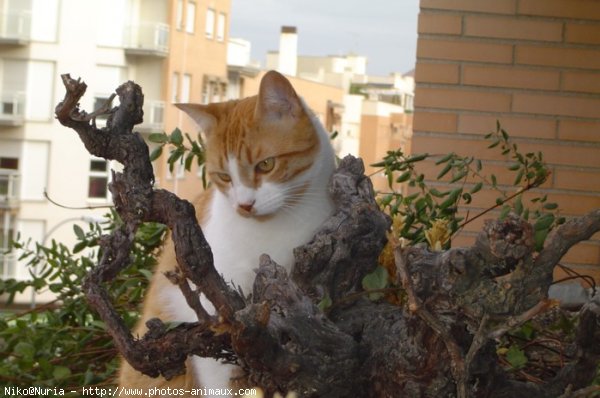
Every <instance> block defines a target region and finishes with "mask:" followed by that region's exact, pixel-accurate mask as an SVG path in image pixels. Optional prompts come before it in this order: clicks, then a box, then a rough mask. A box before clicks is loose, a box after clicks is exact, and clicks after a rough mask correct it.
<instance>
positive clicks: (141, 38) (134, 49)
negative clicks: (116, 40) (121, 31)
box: [124, 22, 169, 57]
mask: <svg viewBox="0 0 600 398" xmlns="http://www.w3.org/2000/svg"><path fill="white" fill-rule="evenodd" d="M124 42H125V50H126V51H128V52H131V53H133V54H138V55H155V56H162V57H164V56H166V55H167V53H168V52H169V25H167V24H165V23H161V22H141V23H140V24H138V25H131V26H129V27H128V28H127V29H125V41H124Z"/></svg>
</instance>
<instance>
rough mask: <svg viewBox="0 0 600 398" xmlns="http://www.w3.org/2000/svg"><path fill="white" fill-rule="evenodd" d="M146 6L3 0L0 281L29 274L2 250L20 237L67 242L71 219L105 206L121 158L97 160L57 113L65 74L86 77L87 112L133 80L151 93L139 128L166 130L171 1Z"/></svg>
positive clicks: (146, 0)
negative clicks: (114, 168)
mask: <svg viewBox="0 0 600 398" xmlns="http://www.w3.org/2000/svg"><path fill="white" fill-rule="evenodd" d="M143 4H144V6H143V7H142V0H105V1H103V2H97V1H93V0H0V55H1V57H0V101H1V102H0V278H17V279H25V278H28V277H29V270H28V269H27V268H26V267H24V266H23V265H22V264H18V263H17V261H16V258H15V254H6V253H5V250H4V249H6V248H7V247H8V244H9V241H10V240H11V239H14V238H15V237H16V236H17V235H20V238H21V239H22V240H26V239H29V238H31V239H32V240H33V241H38V242H43V243H48V242H50V241H51V240H52V239H55V240H57V241H60V242H64V243H65V244H67V245H69V244H70V243H73V242H74V235H73V230H72V224H73V223H76V222H79V223H82V222H83V223H85V222H86V221H89V220H94V219H101V217H102V216H103V215H104V214H106V213H107V212H108V209H107V208H106V206H109V205H110V199H109V192H108V190H107V187H106V184H107V183H108V181H109V179H110V168H111V166H117V165H110V164H108V162H107V161H105V160H104V159H97V158H94V157H92V156H91V155H90V154H89V153H88V152H87V151H86V150H85V148H84V147H83V144H82V143H81V142H80V140H79V138H78V137H77V134H76V133H75V132H74V131H72V130H70V129H67V128H65V127H63V126H61V125H60V124H59V123H58V122H57V121H56V120H55V118H54V108H55V106H56V104H57V103H58V102H59V101H60V100H61V99H62V98H63V96H64V87H63V84H62V81H61V78H60V75H61V74H64V73H69V74H71V76H72V77H81V78H82V79H83V80H84V81H85V82H86V83H87V84H88V90H87V93H86V95H85V96H84V98H83V99H82V102H81V104H80V105H81V108H82V109H85V110H86V111H88V112H89V111H91V110H93V109H95V108H97V107H98V106H99V105H100V104H102V103H103V102H104V99H105V98H107V97H108V96H109V95H110V94H111V93H112V92H114V89H115V88H116V87H117V86H118V85H120V84H121V83H123V82H124V81H125V80H128V79H131V80H135V81H136V82H137V83H139V84H141V85H142V86H143V87H144V94H145V109H144V110H145V112H144V113H145V118H144V119H145V122H144V124H143V125H142V126H140V131H146V132H151V131H162V129H163V122H162V112H163V109H164V102H163V100H162V99H163V93H162V91H163V88H162V80H163V78H164V77H163V76H164V72H163V68H164V62H163V61H164V59H165V56H166V55H167V53H168V51H169V48H168V45H169V26H168V25H167V18H168V9H167V5H168V0H143ZM98 124H99V125H101V124H102V121H98ZM48 198H50V199H51V200H52V201H53V202H56V203H59V204H60V205H62V206H64V207H61V206H57V205H55V204H53V203H51V201H50V200H48ZM98 206H105V207H104V208H97V207H98ZM65 207H69V209H67V208H65ZM89 208H93V209H89Z"/></svg>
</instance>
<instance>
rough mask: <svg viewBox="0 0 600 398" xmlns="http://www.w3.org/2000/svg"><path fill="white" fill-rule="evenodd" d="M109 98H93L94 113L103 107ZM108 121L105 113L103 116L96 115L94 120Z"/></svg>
mask: <svg viewBox="0 0 600 398" xmlns="http://www.w3.org/2000/svg"><path fill="white" fill-rule="evenodd" d="M109 98H110V96H102V97H95V98H94V111H96V110H98V109H100V108H102V107H103V106H104V104H106V101H108V99H109ZM110 107H112V105H110V104H109V109H110ZM106 119H108V114H107V113H105V114H103V115H98V116H97V117H96V120H106Z"/></svg>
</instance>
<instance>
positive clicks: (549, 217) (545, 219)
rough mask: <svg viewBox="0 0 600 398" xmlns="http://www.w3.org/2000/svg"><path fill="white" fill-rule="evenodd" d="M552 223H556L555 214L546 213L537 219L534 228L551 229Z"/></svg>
mask: <svg viewBox="0 0 600 398" xmlns="http://www.w3.org/2000/svg"><path fill="white" fill-rule="evenodd" d="M552 223H554V214H550V213H546V214H544V215H542V216H541V217H540V218H538V219H537V221H536V222H535V224H534V226H533V228H534V229H535V230H536V231H541V230H544V229H549V228H550V226H551V225H552Z"/></svg>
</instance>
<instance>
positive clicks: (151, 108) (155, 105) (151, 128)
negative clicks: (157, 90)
mask: <svg viewBox="0 0 600 398" xmlns="http://www.w3.org/2000/svg"><path fill="white" fill-rule="evenodd" d="M143 109H144V122H143V123H142V124H141V125H140V128H141V130H143V131H145V132H161V131H163V130H164V128H165V119H164V117H165V102H164V101H145V102H144V108H143Z"/></svg>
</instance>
